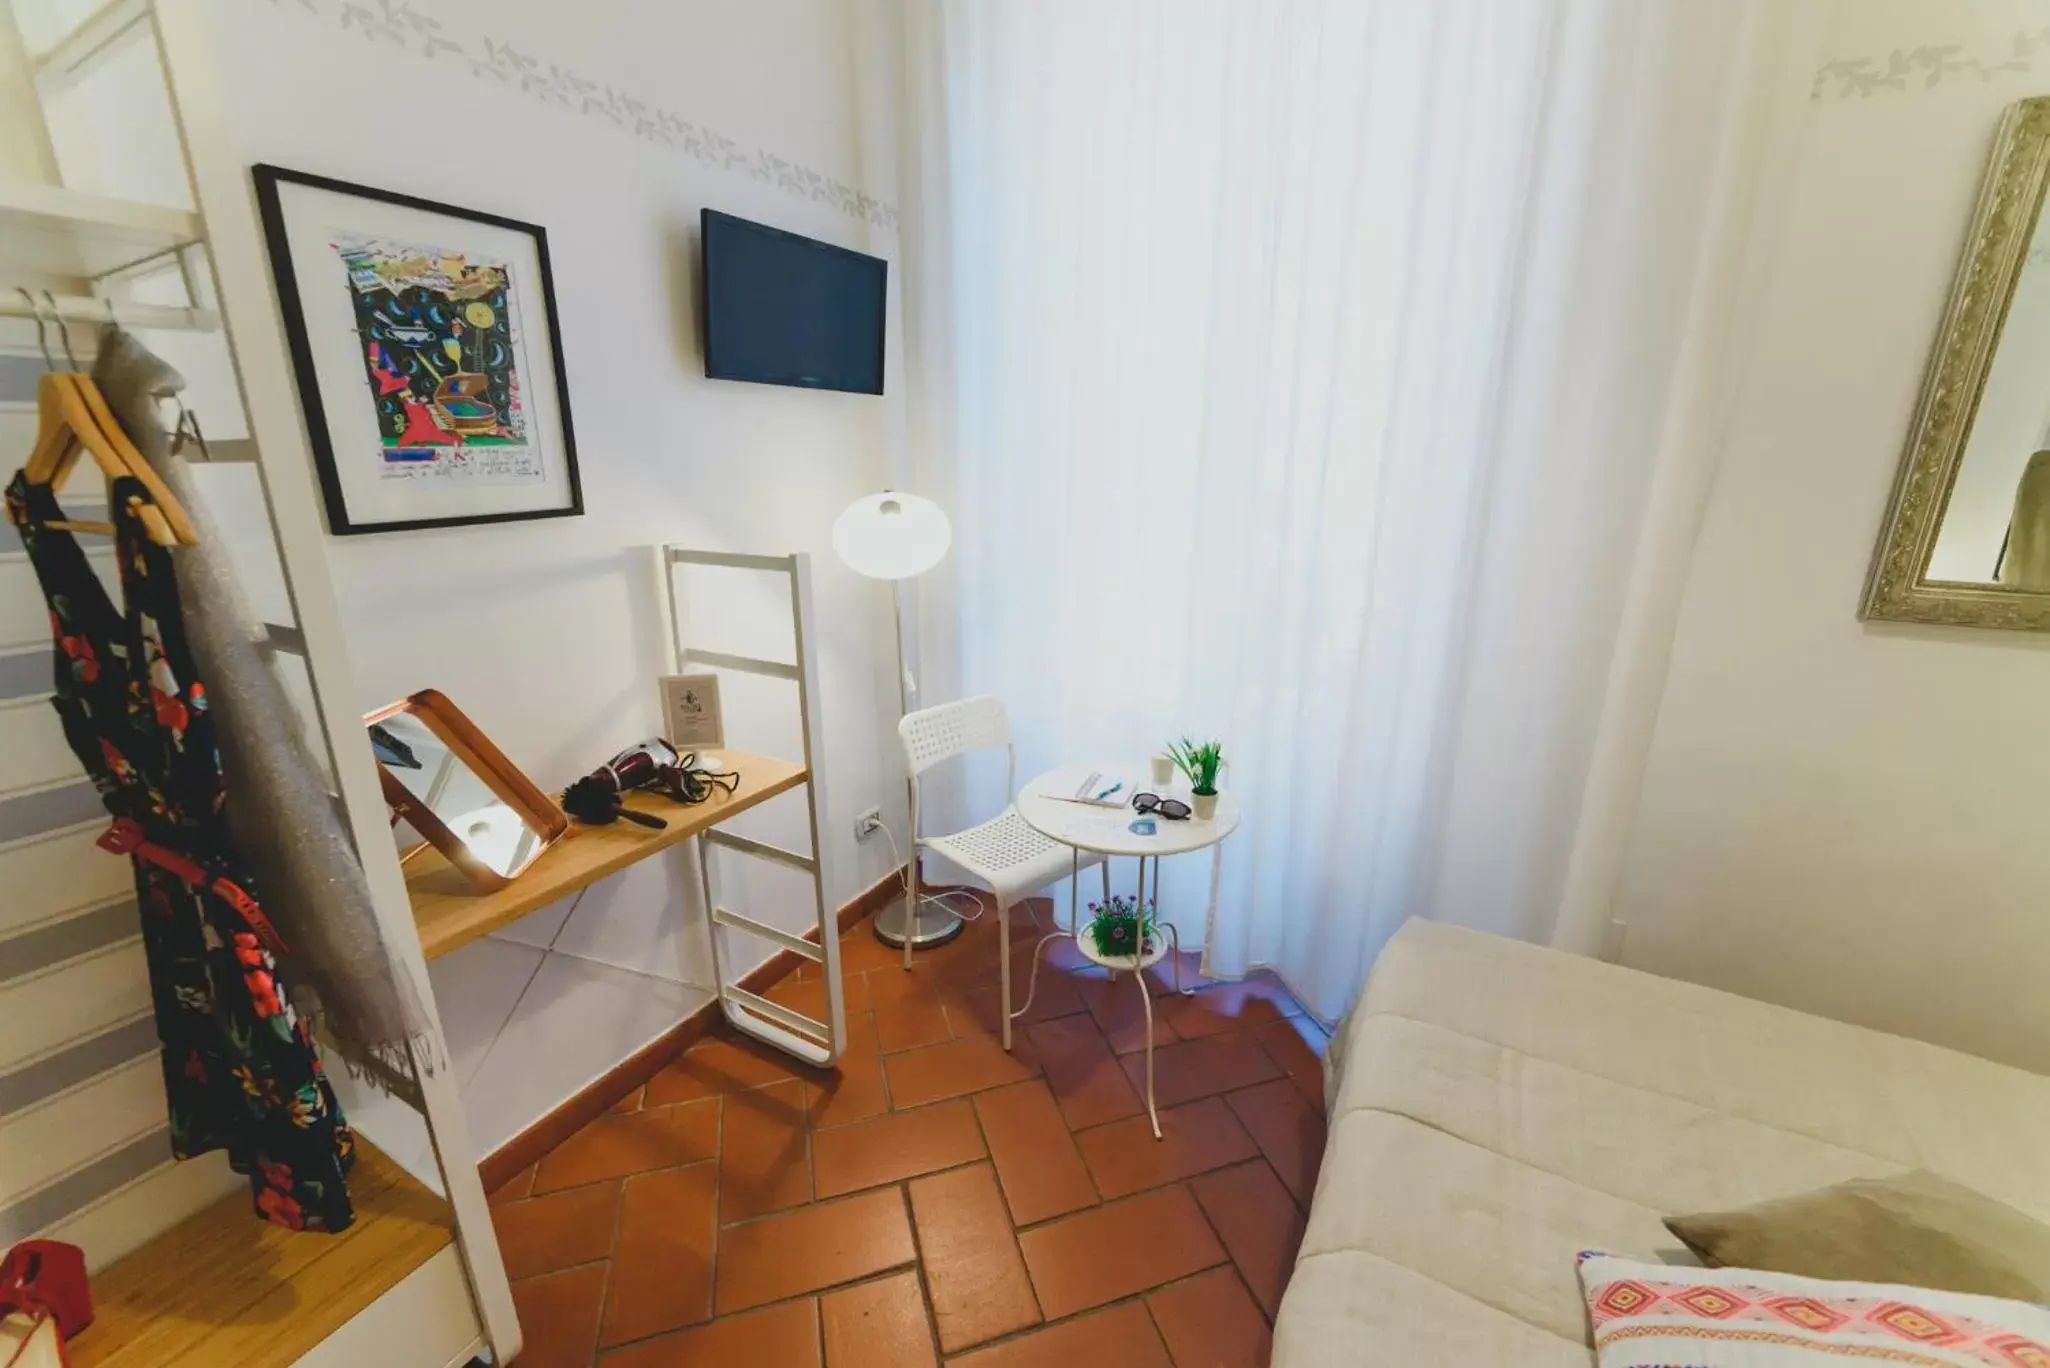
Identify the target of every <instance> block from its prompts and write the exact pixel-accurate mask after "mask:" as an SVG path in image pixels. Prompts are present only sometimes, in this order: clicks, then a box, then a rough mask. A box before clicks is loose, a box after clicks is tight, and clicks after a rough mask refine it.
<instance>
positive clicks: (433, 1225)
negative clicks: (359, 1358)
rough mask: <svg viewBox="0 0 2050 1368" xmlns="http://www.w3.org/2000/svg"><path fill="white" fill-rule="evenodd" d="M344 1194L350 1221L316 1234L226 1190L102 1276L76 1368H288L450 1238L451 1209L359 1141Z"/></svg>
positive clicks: (78, 1344) (74, 1358) (74, 1353)
mask: <svg viewBox="0 0 2050 1368" xmlns="http://www.w3.org/2000/svg"><path fill="white" fill-rule="evenodd" d="M349 1197H350V1199H351V1200H352V1201H353V1202H354V1203H355V1206H356V1220H355V1223H354V1224H353V1225H351V1226H350V1227H349V1228H348V1229H347V1230H345V1231H343V1232H342V1233H341V1234H339V1235H316V1234H312V1233H310V1232H307V1231H291V1230H285V1229H283V1228H281V1227H279V1226H274V1225H267V1224H265V1223H264V1222H263V1221H260V1220H258V1219H257V1218H256V1216H255V1215H253V1214H252V1213H251V1212H250V1209H249V1194H248V1193H247V1192H235V1193H231V1194H229V1195H228V1196H226V1197H223V1198H222V1199H221V1200H220V1201H218V1202H215V1203H214V1204H213V1205H212V1206H210V1207H208V1208H207V1209H206V1210H204V1211H202V1212H199V1213H198V1214H197V1215H194V1216H191V1217H189V1218H187V1219H186V1220H184V1221H181V1222H179V1223H178V1224H177V1225H175V1226H172V1227H171V1228H170V1229H169V1230H167V1231H165V1232H164V1233H163V1234H161V1235H159V1236H157V1238H155V1239H154V1240H151V1241H150V1242H149V1243H148V1244H146V1245H143V1246H142V1247H141V1248H140V1249H137V1250H136V1251H135V1252H134V1253H132V1254H129V1255H127V1256H126V1257H125V1258H122V1259H118V1260H116V1261H115V1262H114V1263H113V1264H111V1265H110V1266H108V1267H106V1268H104V1269H101V1270H100V1271H99V1272H98V1273H97V1274H95V1275H94V1276H93V1280H92V1285H93V1304H94V1311H95V1315H94V1318H93V1323H92V1325H91V1326H89V1327H88V1328H87V1329H86V1331H85V1333H83V1334H82V1335H80V1336H79V1337H78V1338H77V1340H75V1341H74V1342H73V1343H72V1344H71V1345H70V1351H71V1362H72V1365H73V1368H223V1365H234V1368H285V1366H286V1365H288V1364H292V1363H296V1362H297V1361H298V1360H299V1359H300V1357H301V1356H303V1355H305V1354H307V1353H308V1352H310V1351H311V1350H312V1349H313V1348H314V1346H315V1345H317V1344H319V1343H320V1342H321V1341H322V1340H325V1339H326V1338H327V1337H328V1336H329V1335H331V1334H333V1333H334V1332H335V1331H337V1330H339V1329H341V1328H342V1326H343V1325H344V1324H346V1323H347V1322H348V1321H349V1320H350V1318H352V1317H353V1316H355V1315H356V1314H357V1313H358V1312H360V1311H363V1310H365V1309H367V1308H368V1307H370V1305H371V1304H372V1303H373V1302H376V1301H377V1300H378V1298H380V1297H382V1296H384V1294H385V1293H386V1292H388V1291H390V1290H391V1289H392V1288H394V1287H397V1286H398V1285H399V1283H401V1282H403V1281H404V1280H405V1279H406V1277H407V1275H409V1274H411V1273H412V1272H413V1271H414V1270H415V1269H417V1268H419V1267H421V1266H422V1265H423V1264H425V1263H426V1262H427V1261H428V1260H429V1259H431V1258H433V1257H434V1256H435V1255H436V1254H438V1253H439V1252H440V1251H442V1250H443V1249H446V1248H447V1247H448V1246H449V1244H450V1243H451V1242H452V1241H453V1240H454V1238H455V1236H454V1233H453V1231H452V1229H451V1224H452V1223H451V1219H450V1216H449V1209H448V1204H447V1203H446V1202H444V1201H442V1200H441V1198H439V1197H437V1196H435V1195H434V1194H433V1193H432V1192H429V1191H428V1190H427V1189H426V1188H425V1187H423V1186H421V1185H420V1183H418V1182H417V1181H415V1180H414V1178H413V1177H412V1175H410V1174H408V1173H407V1172H406V1171H405V1170H403V1169H401V1168H400V1167H399V1166H398V1165H397V1164H394V1163H393V1162H392V1161H391V1160H389V1159H387V1158H385V1157H384V1156H383V1155H382V1154H380V1153H378V1152H377V1150H375V1149H374V1148H372V1147H371V1145H370V1144H369V1143H368V1142H367V1141H359V1142H358V1148H357V1151H356V1167H355V1170H354V1172H352V1173H351V1174H350V1175H349Z"/></svg>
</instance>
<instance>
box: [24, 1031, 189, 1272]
mask: <svg viewBox="0 0 2050 1368" xmlns="http://www.w3.org/2000/svg"><path fill="white" fill-rule="evenodd" d="M163 1095H164V1083H163V1070H162V1068H161V1066H160V1065H159V1064H158V1062H157V1058H156V1056H155V1055H154V1054H147V1055H142V1056H139V1057H137V1058H135V1059H133V1060H130V1061H129V1062H128V1063H126V1064H123V1065H121V1066H120V1067H119V1068H116V1069H114V1070H113V1071H112V1072H110V1073H103V1074H100V1075H99V1076H98V1077H96V1078H92V1079H90V1080H88V1081H87V1082H85V1083H84V1084H81V1085H80V1086H78V1087H75V1088H72V1089H71V1090H70V1091H68V1092H63V1093H59V1094H57V1095H56V1096H55V1097H51V1098H49V1099H47V1100H45V1101H42V1102H38V1103H36V1104H35V1105H34V1106H31V1107H27V1108H25V1109H23V1110H21V1111H19V1112H16V1113H14V1114H13V1115H11V1116H8V1117H5V1118H0V1192H5V1193H30V1192H35V1191H38V1190H41V1189H45V1188H48V1187H50V1186H51V1185H53V1184H55V1183H56V1182H57V1180H58V1179H61V1178H63V1177H64V1176H65V1175H66V1174H67V1173H69V1172H70V1171H72V1170H73V1169H76V1168H78V1167H80V1166H81V1161H80V1152H81V1151H82V1150H85V1149H86V1148H88V1147H90V1148H91V1149H92V1150H93V1151H95V1152H94V1153H92V1154H91V1155H90V1156H89V1157H87V1158H86V1159H85V1160H84V1162H87V1163H90V1162H91V1161H92V1160H93V1159H98V1158H100V1157H102V1156H104V1155H105V1154H107V1153H110V1152H112V1151H114V1150H117V1149H121V1148H124V1147H125V1146H127V1145H129V1144H130V1143H132V1142H134V1141H136V1140H140V1139H141V1138H142V1137H143V1136H145V1135H155V1134H157V1133H158V1132H160V1131H162V1130H163V1128H164V1119H163V1115H162V1112H163ZM131 1176H133V1175H131ZM9 1205H10V1206H17V1205H19V1203H18V1202H10V1203H9ZM68 1214H69V1211H68V1209H67V1210H66V1211H60V1212H56V1213H54V1215H53V1217H52V1219H61V1218H62V1217H64V1216H65V1215H68ZM20 1220H21V1223H22V1224H24V1225H26V1226H27V1227H28V1228H30V1229H34V1228H35V1227H36V1226H40V1225H44V1224H47V1222H46V1221H41V1220H30V1219H28V1218H27V1217H26V1216H25V1215H24V1216H23V1217H21V1218H20ZM4 1238H5V1235H4V1233H0V1239H4Z"/></svg>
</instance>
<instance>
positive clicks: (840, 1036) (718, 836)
mask: <svg viewBox="0 0 2050 1368" xmlns="http://www.w3.org/2000/svg"><path fill="white" fill-rule="evenodd" d="M654 552H655V560H654V570H655V577H656V579H657V581H658V583H659V586H660V587H659V590H658V593H657V597H656V602H657V603H659V604H660V605H661V606H662V608H663V610H664V612H665V613H666V614H667V616H668V619H669V630H668V632H667V633H665V634H664V635H665V638H666V639H667V641H668V643H669V662H670V673H672V674H674V673H677V672H679V671H681V670H682V669H683V667H685V666H686V665H700V666H705V667H708V668H712V669H720V670H732V671H735V672H737V673H740V674H751V675H757V676H761V677H764V678H768V679H781V680H787V681H790V682H791V683H794V684H795V685H796V686H797V711H798V722H799V726H800V728H801V729H802V732H803V736H804V755H803V761H804V794H805V811H806V814H807V817H808V819H809V822H810V826H811V849H812V853H811V854H810V855H801V854H799V853H798V852H796V851H794V850H785V849H784V848H782V847H781V846H775V845H770V844H768V843H767V842H763V841H756V840H751V839H749V838H748V837H745V836H737V835H734V834H733V833H732V832H728V831H721V830H719V829H718V828H716V827H715V828H713V829H711V830H709V831H706V832H704V833H703V834H702V835H701V836H700V837H699V839H700V840H701V841H702V842H703V843H704V844H703V845H702V846H701V847H700V848H699V850H698V874H699V878H700V880H701V882H702V885H703V889H704V896H705V936H706V939H708V940H709V941H710V942H711V947H712V973H713V978H714V985H713V986H714V989H715V991H716V992H717V993H718V995H719V1010H720V1011H721V1012H722V1013H723V1014H724V1015H725V1017H726V1020H727V1021H728V1022H729V1023H730V1024H731V1025H732V1026H733V1029H735V1030H736V1031H740V1032H742V1033H744V1034H746V1035H749V1036H752V1037H753V1038H754V1039H756V1040H759V1041H761V1042H762V1043H763V1044H765V1045H772V1046H774V1047H775V1048H777V1049H779V1050H782V1051H783V1052H785V1053H786V1054H789V1055H792V1056H794V1057H796V1058H798V1059H800V1060H803V1061H804V1062H805V1063H807V1064H811V1065H814V1066H817V1067H820V1068H824V1067H827V1066H829V1065H831V1064H833V1063H834V1062H835V1061H836V1060H838V1059H839V1057H840V1052H841V1050H842V1049H844V1048H845V1047H846V1043H847V1012H846V1005H845V1000H844V996H843V991H844V990H843V988H842V985H841V982H840V927H839V919H838V917H837V916H836V914H835V912H834V909H833V907H832V905H831V903H830V902H828V900H827V898H826V871H825V864H826V846H825V843H824V842H822V841H821V840H820V839H819V805H820V802H821V800H822V796H823V789H822V782H823V781H822V780H821V777H820V774H821V762H820V759H819V740H820V737H821V736H822V734H823V728H822V726H821V725H820V723H821V719H820V712H819V681H818V662H817V661H816V660H815V659H813V656H812V652H811V650H810V649H809V648H808V647H807V645H806V641H807V638H808V636H809V635H810V633H811V620H812V597H811V558H810V557H809V556H807V555H805V554H804V553H803V552H799V553H797V554H795V555H790V556H753V555H740V554H735V553H732V552H725V551H696V550H691V549H689V548H687V547H681V546H658V547H656V548H654ZM679 565H703V566H717V567H721V568H724V569H728V570H752V571H759V572H763V573H766V574H777V575H783V576H785V577H787V578H788V580H789V582H790V623H791V637H792V639H793V641H794V642H795V643H796V656H797V659H796V661H795V662H794V663H785V662H783V661H780V660H764V659H761V658H759V657H755V656H746V655H733V654H730V653H727V652H724V651H712V650H706V649H704V648H702V647H697V646H687V645H685V644H684V639H683V618H684V613H683V608H684V606H685V605H684V599H683V596H682V594H681V593H679V592H678V589H677V585H676V578H677V575H676V568H677V567H678V566H679ZM715 849H716V850H728V851H732V852H733V853H735V854H737V855H746V856H751V857H753V858H756V859H763V860H769V861H771V862H773V863H776V864H780V865H784V866H787V867H789V868H792V869H796V870H799V871H801V872H803V873H804V874H806V875H808V876H809V877H810V879H811V886H812V905H813V909H814V911H815V912H816V914H817V918H818V940H817V941H816V942H813V941H810V940H807V939H805V938H804V937H802V936H797V935H793V934H791V933H790V932H788V931H785V930H783V929H782V928H780V927H776V926H771V925H769V924H768V923H767V922H764V921H761V920H758V919H757V918H754V917H749V916H744V915H742V914H741V913H738V912H734V911H731V910H730V909H728V908H726V907H724V906H723V905H721V904H720V902H719V899H718V893H717V888H716V886H715V884H716V881H715V879H714V877H713V861H712V851H713V850H715ZM722 926H727V927H732V928H733V929H734V930H736V931H741V932H744V933H745V934H747V935H750V936H755V937H758V938H759V939H762V940H765V941H768V942H769V943H770V944H772V945H775V946H778V947H780V948H782V949H784V950H788V951H790V952H791V953H793V954H796V955H800V956H802V957H803V958H805V959H808V960H810V961H812V962H813V963H814V964H817V965H819V966H820V967H821V973H822V976H823V977H824V979H825V984H826V1020H824V1021H819V1020H815V1019H814V1018H812V1017H808V1016H805V1015H804V1014H803V1013H801V1012H797V1011H793V1010H792V1009H790V1008H788V1007H785V1006H784V1005H783V1004H781V1003H779V1002H771V1001H770V1000H769V999H767V998H765V997H763V996H761V994H759V993H754V992H750V991H749V990H747V989H745V988H742V987H741V986H740V985H739V984H738V983H731V982H728V981H727V975H726V967H725V966H726V957H725V955H724V953H723V952H722V951H721V949H720V948H719V928H720V927H722Z"/></svg>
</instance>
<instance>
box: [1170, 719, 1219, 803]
mask: <svg viewBox="0 0 2050 1368" xmlns="http://www.w3.org/2000/svg"><path fill="white" fill-rule="evenodd" d="M1167 754H1168V758H1169V759H1171V760H1173V761H1174V767H1175V768H1176V769H1178V770H1180V771H1181V772H1182V777H1183V778H1185V779H1187V780H1188V781H1189V792H1190V793H1191V794H1192V795H1193V797H1194V801H1193V803H1192V804H1191V806H1193V807H1194V808H1195V809H1196V820H1197V821H1199V822H1207V821H1209V820H1210V819H1211V818H1212V817H1213V816H1215V815H1216V813H1217V771H1218V770H1219V769H1220V768H1222V767H1223V765H1224V743H1223V742H1221V741H1205V742H1204V743H1203V744H1202V745H1200V746H1199V745H1197V744H1196V743H1195V742H1194V741H1191V740H1189V738H1188V737H1186V736H1185V737H1183V738H1182V739H1181V740H1179V741H1175V742H1171V743H1170V744H1169V745H1168V748H1167Z"/></svg>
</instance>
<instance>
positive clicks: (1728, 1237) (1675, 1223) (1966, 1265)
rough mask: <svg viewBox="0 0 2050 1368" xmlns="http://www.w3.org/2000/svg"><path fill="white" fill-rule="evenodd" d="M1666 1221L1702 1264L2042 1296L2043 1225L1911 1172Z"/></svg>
mask: <svg viewBox="0 0 2050 1368" xmlns="http://www.w3.org/2000/svg"><path fill="white" fill-rule="evenodd" d="M1666 1229H1668V1230H1670V1231H1672V1232H1673V1234H1675V1235H1677V1236H1679V1237H1680V1241H1681V1243H1683V1244H1685V1245H1686V1246H1687V1248H1689V1249H1691V1250H1693V1251H1694V1253H1695V1256H1696V1257H1697V1258H1699V1259H1700V1260H1701V1261H1702V1262H1703V1263H1705V1264H1707V1265H1708V1266H1709V1267H1710V1268H1764V1269H1771V1270H1772V1271H1774V1272H1778V1273H1795V1274H1799V1275H1800V1276H1802V1277H1807V1278H1833V1279H1837V1280H1839V1281H1844V1282H1876V1283H1905V1284H1907V1285H1908V1286H1910V1287H1931V1288H1937V1289H1940V1290H1942V1291H1945V1292H1971V1293H1976V1294H1978V1295H1979V1296H1983V1297H2007V1298H2010V1299H2013V1300H2016V1301H2029V1302H2043V1301H2050V1226H2044V1225H2040V1224H2038V1223H2037V1222H2035V1221H2032V1220H2030V1219H2029V1218H2028V1217H2026V1216H2024V1215H2022V1214H2021V1213H2020V1212H2018V1211H2015V1210H2012V1209H2011V1208H2008V1207H2004V1206H2002V1205H2000V1204H1999V1203H1998V1202H1995V1201H1994V1200H1992V1199H1991V1198H1989V1197H1982V1196H1981V1195H1979V1194H1978V1193H1976V1192H1974V1191H1972V1190H1971V1189H1970V1188H1966V1187H1960V1186H1958V1185H1957V1184H1956V1183H1953V1182H1950V1181H1948V1180H1946V1179H1943V1178H1939V1177H1937V1176H1936V1175H1935V1174H1933V1173H1924V1172H1921V1171H1920V1170H1917V1171H1915V1172H1913V1173H1904V1174H1901V1175H1900V1176H1899V1177H1897V1178H1860V1179H1855V1180H1853V1181H1851V1182H1848V1183H1839V1184H1838V1185H1837V1186H1835V1187H1826V1188H1822V1189H1820V1190H1818V1191H1815V1192H1806V1193H1802V1194H1801V1195H1800V1196H1798V1197H1781V1198H1777V1199H1775V1200H1773V1201H1770V1202H1760V1203H1758V1204H1757V1205H1756V1206H1749V1207H1745V1208H1743V1209H1742V1210H1741V1211H1719V1212H1712V1213H1709V1214H1707V1215H1701V1216H1672V1217H1668V1218H1667V1219H1666Z"/></svg>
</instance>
